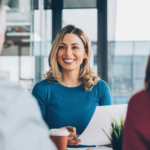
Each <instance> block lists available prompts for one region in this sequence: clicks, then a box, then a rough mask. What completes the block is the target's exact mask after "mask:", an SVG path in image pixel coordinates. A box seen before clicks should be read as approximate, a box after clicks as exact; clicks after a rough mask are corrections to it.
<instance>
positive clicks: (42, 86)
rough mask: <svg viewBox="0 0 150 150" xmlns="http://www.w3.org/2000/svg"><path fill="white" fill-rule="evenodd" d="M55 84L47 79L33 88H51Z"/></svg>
mask: <svg viewBox="0 0 150 150" xmlns="http://www.w3.org/2000/svg"><path fill="white" fill-rule="evenodd" d="M53 85H54V83H50V82H49V81H48V80H47V79H45V80H42V81H40V82H38V83H36V84H35V86H34V88H33V89H34V90H35V89H36V90H43V89H47V88H51V87H52V86H53Z"/></svg>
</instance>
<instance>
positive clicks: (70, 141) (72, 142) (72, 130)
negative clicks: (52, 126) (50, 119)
mask: <svg viewBox="0 0 150 150" xmlns="http://www.w3.org/2000/svg"><path fill="white" fill-rule="evenodd" d="M61 129H67V130H68V131H69V133H70V135H69V136H68V145H79V143H80V142H81V140H80V139H75V138H76V137H77V135H76V128H75V127H71V126H68V127H63V128H61Z"/></svg>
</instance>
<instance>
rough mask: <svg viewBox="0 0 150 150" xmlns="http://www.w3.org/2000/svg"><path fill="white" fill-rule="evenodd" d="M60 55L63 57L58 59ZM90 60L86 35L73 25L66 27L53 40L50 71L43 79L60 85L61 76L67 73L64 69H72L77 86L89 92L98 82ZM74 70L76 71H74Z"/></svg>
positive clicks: (89, 46) (89, 49) (89, 45)
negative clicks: (81, 86)
mask: <svg viewBox="0 0 150 150" xmlns="http://www.w3.org/2000/svg"><path fill="white" fill-rule="evenodd" d="M62 53H63V56H62V57H61V58H60V55H62ZM64 58H65V59H64ZM68 59H73V60H74V61H73V62H72V61H71V60H69V61H68ZM90 59H91V44H90V41H89V39H88V37H87V36H86V34H85V33H84V32H83V31H82V30H81V29H79V28H76V27H75V26H73V25H67V26H65V27H64V28H62V29H61V30H60V31H59V32H58V34H57V36H56V39H55V40H54V43H53V47H52V50H51V53H50V55H49V66H50V71H48V72H47V75H46V76H45V78H46V79H48V80H49V82H52V83H56V82H57V81H59V83H62V82H63V80H64V79H63V78H64V76H63V74H64V72H65V73H66V72H67V70H65V71H64V69H65V68H66V69H67V68H68V69H73V70H74V71H73V70H72V74H76V75H74V77H75V78H76V80H77V81H78V83H77V85H81V84H82V85H83V86H84V89H85V90H86V91H89V90H91V89H92V87H93V86H94V85H95V84H96V83H97V82H98V80H99V77H98V76H96V75H95V74H94V72H93V70H92V68H91V66H90ZM77 66H78V67H77ZM63 67H65V68H63ZM75 69H77V70H78V71H75ZM68 71H69V70H68ZM67 80H68V77H67ZM62 84H63V83H62ZM71 84H72V83H71ZM71 86H72V85H71ZM75 86H76V85H75Z"/></svg>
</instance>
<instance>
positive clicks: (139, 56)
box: [0, 0, 150, 104]
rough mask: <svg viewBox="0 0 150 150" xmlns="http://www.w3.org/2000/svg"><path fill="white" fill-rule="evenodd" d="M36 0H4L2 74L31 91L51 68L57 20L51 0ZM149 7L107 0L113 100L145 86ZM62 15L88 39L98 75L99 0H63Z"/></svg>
mask: <svg viewBox="0 0 150 150" xmlns="http://www.w3.org/2000/svg"><path fill="white" fill-rule="evenodd" d="M37 2H38V4H37ZM37 2H36V1H33V0H31V1H30V0H13V1H12V0H5V9H6V10H7V32H6V41H5V45H4V48H3V52H2V56H1V59H0V75H1V76H3V77H5V78H8V79H9V80H11V81H12V82H14V83H16V84H20V85H21V86H23V87H25V88H26V89H28V90H29V91H31V90H32V88H33V86H34V84H35V83H37V82H39V81H41V80H42V79H44V74H45V73H46V72H47V71H48V70H49V66H48V55H49V53H50V50H51V47H52V31H53V30H52V23H53V22H52V20H53V21H56V20H57V21H58V18H54V15H53V13H52V12H53V9H56V8H55V7H53V6H52V3H51V2H52V1H49V0H39V1H37ZM34 4H36V6H37V7H36V9H35V8H34ZM149 5H150V1H149V0H132V1H131V0H108V7H107V10H108V15H107V17H108V26H107V27H108V29H107V31H108V77H109V80H108V84H109V87H110V90H111V94H112V101H113V103H114V104H122V103H127V102H128V100H129V98H130V97H131V95H132V94H133V93H135V92H136V91H138V90H140V89H142V88H144V83H143V81H144V73H145V67H146V61H147V56H148V54H150V34H149V33H150V20H149V19H148V18H149V14H150V9H149ZM133 8H134V11H133ZM46 9H47V10H46ZM61 11H62V12H61ZM55 13H56V11H55ZM60 13H62V18H61V17H60V18H59V19H60V20H61V21H62V24H61V26H62V27H64V26H65V25H67V24H73V25H75V26H77V27H79V28H81V29H82V30H83V31H84V32H85V33H86V34H87V36H88V37H89V39H90V41H91V44H92V59H91V65H92V67H93V68H94V71H95V73H96V74H97V72H98V70H97V68H98V67H97V49H98V48H97V47H98V46H97V45H98V44H97V42H98V34H97V33H98V28H100V27H99V26H98V10H97V1H96V0H64V1H63V3H62V7H60ZM59 16H61V15H59ZM57 21H56V22H57ZM56 22H55V23H56ZM54 25H55V24H53V29H54ZM103 65H104V64H103Z"/></svg>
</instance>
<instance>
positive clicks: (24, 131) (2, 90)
mask: <svg viewBox="0 0 150 150" xmlns="http://www.w3.org/2000/svg"><path fill="white" fill-rule="evenodd" d="M5 20H6V18H5V11H4V9H3V7H2V0H0V54H1V52H2V47H3V43H4V41H5V31H6V25H5ZM10 65H11V64H10ZM0 150H56V148H55V146H54V144H53V143H52V142H51V140H50V139H49V129H48V127H47V126H46V124H45V123H44V121H43V119H42V116H41V113H40V110H39V107H38V104H37V102H36V100H35V99H34V98H33V97H32V96H31V94H29V93H28V92H27V91H26V90H24V89H23V88H21V87H20V86H18V85H14V84H12V83H11V82H9V81H6V80H5V79H3V78H1V77H0Z"/></svg>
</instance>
